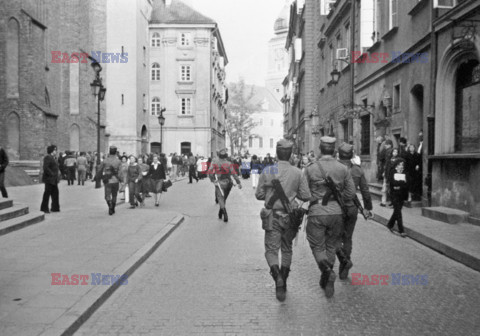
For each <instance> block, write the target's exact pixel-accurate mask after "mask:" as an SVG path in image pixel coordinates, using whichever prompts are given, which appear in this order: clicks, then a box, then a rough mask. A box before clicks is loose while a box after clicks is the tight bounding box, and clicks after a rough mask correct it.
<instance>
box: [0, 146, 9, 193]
mask: <svg viewBox="0 0 480 336" xmlns="http://www.w3.org/2000/svg"><path fill="white" fill-rule="evenodd" d="M7 166H8V155H7V152H5V150H4V149H3V148H2V147H0V191H1V192H2V197H3V198H8V193H7V189H5V169H6V168H7Z"/></svg>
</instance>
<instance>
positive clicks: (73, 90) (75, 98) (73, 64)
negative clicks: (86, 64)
mask: <svg viewBox="0 0 480 336" xmlns="http://www.w3.org/2000/svg"><path fill="white" fill-rule="evenodd" d="M73 59H75V61H72V60H73ZM79 63H80V60H79V59H78V57H76V56H73V57H72V58H71V60H70V114H79V113H80V110H79V107H80V106H79V105H80V67H79Z"/></svg>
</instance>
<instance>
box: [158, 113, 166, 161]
mask: <svg viewBox="0 0 480 336" xmlns="http://www.w3.org/2000/svg"><path fill="white" fill-rule="evenodd" d="M165 110H166V108H162V109H160V115H159V116H158V123H159V124H160V153H159V154H161V153H162V145H163V125H165V117H164V116H163V112H165Z"/></svg>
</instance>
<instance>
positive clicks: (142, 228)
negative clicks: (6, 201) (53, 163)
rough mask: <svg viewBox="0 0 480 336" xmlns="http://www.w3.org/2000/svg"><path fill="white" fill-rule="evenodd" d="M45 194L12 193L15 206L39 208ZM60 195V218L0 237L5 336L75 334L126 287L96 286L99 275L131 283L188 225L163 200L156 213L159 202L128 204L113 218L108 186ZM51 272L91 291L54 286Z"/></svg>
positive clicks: (0, 321)
mask: <svg viewBox="0 0 480 336" xmlns="http://www.w3.org/2000/svg"><path fill="white" fill-rule="evenodd" d="M43 189H44V187H43V185H31V186H25V187H16V188H9V190H8V191H9V193H10V195H11V197H12V199H13V200H14V202H19V203H23V204H27V205H28V206H30V207H31V208H32V209H35V210H37V209H38V208H39V207H40V202H41V197H42V193H43ZM59 189H60V209H61V212H60V213H51V214H47V215H46V218H45V221H44V222H40V223H38V224H36V225H32V226H29V227H26V228H24V229H21V230H18V231H14V232H11V233H9V234H6V235H4V236H1V237H0V254H1V256H2V257H1V259H0V335H25V336H28V335H61V334H62V335H70V334H72V333H73V332H74V331H75V330H76V329H77V328H78V327H79V326H80V325H81V323H82V322H83V321H85V320H86V319H87V318H88V317H89V316H90V315H91V314H92V313H93V312H94V311H95V310H96V309H97V308H98V307H99V306H100V305H101V304H102V303H103V302H105V300H106V299H107V298H108V297H109V296H110V295H111V294H112V293H113V292H114V291H115V290H116V289H117V288H118V287H122V286H123V285H121V284H120V282H117V283H115V284H112V283H113V281H106V282H105V284H103V285H100V284H97V285H95V284H92V282H94V280H93V276H92V274H97V273H101V274H102V275H113V276H117V275H124V274H125V275H127V276H128V277H129V276H130V275H131V274H132V273H133V272H134V271H135V270H136V269H137V268H138V267H139V266H140V265H141V264H142V263H143V262H144V261H145V260H146V259H147V258H148V257H149V256H150V255H151V254H152V253H153V252H154V251H155V249H156V248H158V246H159V245H160V244H161V243H162V242H163V241H164V240H165V239H166V238H167V237H168V236H169V235H170V234H171V233H172V232H173V231H174V230H175V229H176V228H177V227H178V225H180V223H181V222H182V221H183V216H182V215H180V214H179V213H176V212H173V211H169V210H168V209H166V208H162V201H160V207H155V206H154V203H153V201H152V198H147V199H146V202H145V203H146V206H145V208H139V209H135V210H132V209H129V208H128V205H127V204H123V205H120V206H118V207H117V209H116V214H115V215H113V216H109V215H108V209H107V206H106V203H105V200H104V193H103V188H102V189H95V188H94V183H91V182H88V183H87V184H86V185H85V186H77V185H74V186H68V185H67V184H66V181H62V182H61V183H60V185H59ZM52 273H60V274H62V275H68V277H69V280H72V275H74V274H78V275H88V276H89V278H88V280H87V281H86V283H87V284H86V285H52ZM60 281H61V282H62V281H64V278H63V277H61V278H60ZM127 281H128V279H127ZM65 283H67V282H66V281H65ZM126 285H127V286H128V282H127V284H126Z"/></svg>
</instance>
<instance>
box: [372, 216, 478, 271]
mask: <svg viewBox="0 0 480 336" xmlns="http://www.w3.org/2000/svg"><path fill="white" fill-rule="evenodd" d="M373 220H374V221H376V222H377V223H379V224H381V225H384V226H387V223H388V220H389V219H388V218H386V217H383V216H381V215H379V214H374V215H373ZM404 228H405V232H406V233H407V235H408V237H409V238H411V239H413V240H415V241H417V242H419V243H420V244H422V245H425V246H427V247H429V248H431V249H432V250H435V251H437V252H439V253H441V254H443V255H445V256H447V257H449V258H450V259H453V260H455V261H457V262H459V263H462V264H464V265H465V266H467V267H470V268H472V269H474V270H476V271H479V272H480V259H479V258H476V257H474V256H472V255H470V254H467V253H465V252H462V251H459V250H457V249H456V248H453V247H451V246H448V245H447V244H445V243H443V242H441V241H438V240H435V239H433V238H431V237H428V236H426V235H424V234H422V233H420V232H417V231H415V230H413V229H410V228H408V227H407V226H406V225H405V223H404Z"/></svg>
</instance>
